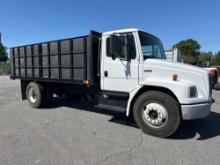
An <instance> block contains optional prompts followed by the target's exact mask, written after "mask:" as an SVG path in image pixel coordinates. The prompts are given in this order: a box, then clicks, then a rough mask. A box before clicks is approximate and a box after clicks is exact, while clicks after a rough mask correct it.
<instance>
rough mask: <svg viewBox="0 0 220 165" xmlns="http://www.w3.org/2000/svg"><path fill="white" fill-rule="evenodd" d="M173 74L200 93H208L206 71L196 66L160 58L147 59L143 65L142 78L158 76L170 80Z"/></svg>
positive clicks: (208, 86) (208, 84) (208, 83)
mask: <svg viewBox="0 0 220 165" xmlns="http://www.w3.org/2000/svg"><path fill="white" fill-rule="evenodd" d="M173 74H177V75H178V78H177V80H178V81H179V82H186V83H190V84H192V85H193V86H196V87H197V88H198V90H199V91H200V92H201V93H202V95H206V96H207V95H209V94H210V82H209V74H208V71H207V70H205V69H202V68H199V67H196V66H192V65H188V64H182V63H177V62H169V61H166V60H161V59H147V60H145V61H144V65H143V79H145V80H146V79H148V78H157V79H158V78H160V79H163V80H168V81H172V77H173Z"/></svg>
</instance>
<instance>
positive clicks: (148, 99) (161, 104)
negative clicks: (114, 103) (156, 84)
mask: <svg viewBox="0 0 220 165" xmlns="http://www.w3.org/2000/svg"><path fill="white" fill-rule="evenodd" d="M133 116H134V119H135V121H136V123H137V125H138V126H139V127H140V128H141V129H142V131H143V132H144V133H147V134H149V135H152V136H157V137H168V136H170V135H172V134H173V133H174V132H175V131H176V130H177V129H178V127H179V125H180V121H181V117H180V110H179V104H178V102H177V101H176V100H175V99H174V98H173V97H171V96H170V95H168V94H166V93H163V92H160V91H148V92H145V93H143V94H141V95H140V96H139V97H138V98H137V100H136V101H135V103H134V108H133Z"/></svg>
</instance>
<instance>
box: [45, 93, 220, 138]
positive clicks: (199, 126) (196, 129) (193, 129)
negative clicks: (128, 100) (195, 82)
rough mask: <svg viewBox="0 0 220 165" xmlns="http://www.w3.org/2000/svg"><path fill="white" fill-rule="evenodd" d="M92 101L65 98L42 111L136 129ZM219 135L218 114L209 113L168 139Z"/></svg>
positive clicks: (186, 123) (129, 121) (130, 120)
mask: <svg viewBox="0 0 220 165" xmlns="http://www.w3.org/2000/svg"><path fill="white" fill-rule="evenodd" d="M95 104H96V103H95V102H94V101H82V100H69V99H66V98H65V97H58V98H55V101H54V102H53V103H52V104H51V105H50V106H48V107H46V108H43V109H42V110H50V109H53V108H57V107H70V108H74V109H76V110H83V111H89V112H94V113H100V114H104V115H109V116H112V118H111V119H110V120H109V121H110V122H113V123H117V124H122V125H127V126H131V127H134V128H138V126H137V125H136V124H135V122H134V120H133V118H131V117H126V116H125V114H124V113H119V112H115V111H112V110H107V109H98V108H95V107H94V105H95ZM219 135H220V113H216V112H210V115H209V116H208V117H207V118H204V119H197V120H189V121H182V123H181V125H180V127H179V129H178V130H177V131H176V132H175V133H174V134H173V135H172V136H170V137H169V138H168V139H180V140H181V139H191V138H194V137H195V138H196V139H197V140H205V139H209V138H213V137H216V136H219Z"/></svg>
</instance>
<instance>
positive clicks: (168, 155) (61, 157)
mask: <svg viewBox="0 0 220 165" xmlns="http://www.w3.org/2000/svg"><path fill="white" fill-rule="evenodd" d="M213 96H214V98H215V100H216V102H215V103H214V104H213V106H212V112H211V114H210V115H209V117H207V118H205V119H200V120H194V121H185V122H183V123H182V125H181V127H180V129H179V130H178V131H177V132H176V133H175V134H174V135H173V136H172V137H170V138H167V139H160V138H155V137H151V136H148V135H145V134H143V133H142V132H141V131H140V130H139V129H138V128H137V127H136V125H135V124H134V123H133V121H132V120H131V119H128V118H126V117H125V115H124V114H119V113H115V112H112V111H107V110H99V109H95V108H93V106H92V103H91V102H88V105H85V101H70V100H67V99H65V98H59V99H57V100H56V102H55V103H54V104H53V105H51V106H50V107H48V108H44V109H33V108H31V107H30V106H29V105H28V104H27V102H26V101H21V97H20V84H19V81H17V80H16V81H13V80H9V78H8V77H0V165H29V164H30V165H32V164H33V165H35V164H40V165H51V164H52V165H68V164H71V165H84V164H89V165H90V164H91V165H97V164H109V165H113V164H114V165H115V164H120V165H121V164H126V165H127V164H128V165H129V164H143V165H146V164H158V165H162V164H163V165H164V164H169V165H177V164H181V165H183V164H187V165H190V164H191V165H195V164H196V165H197V164H212V165H214V164H216V165H219V162H220V91H213Z"/></svg>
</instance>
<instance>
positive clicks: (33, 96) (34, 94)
mask: <svg viewBox="0 0 220 165" xmlns="http://www.w3.org/2000/svg"><path fill="white" fill-rule="evenodd" d="M28 96H29V100H30V101H31V103H36V101H37V91H36V89H35V88H34V87H30V89H29V92H28Z"/></svg>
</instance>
